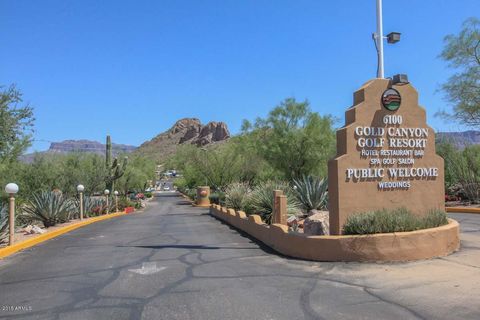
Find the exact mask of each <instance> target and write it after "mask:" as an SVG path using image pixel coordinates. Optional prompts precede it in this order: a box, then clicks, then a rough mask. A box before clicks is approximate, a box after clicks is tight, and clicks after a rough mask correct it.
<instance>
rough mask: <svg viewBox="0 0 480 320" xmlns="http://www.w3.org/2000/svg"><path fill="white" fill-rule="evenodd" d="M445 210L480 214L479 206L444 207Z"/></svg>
mask: <svg viewBox="0 0 480 320" xmlns="http://www.w3.org/2000/svg"><path fill="white" fill-rule="evenodd" d="M445 210H446V211H447V212H452V213H476V214H480V208H470V207H447V208H445Z"/></svg>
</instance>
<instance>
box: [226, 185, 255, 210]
mask: <svg viewBox="0 0 480 320" xmlns="http://www.w3.org/2000/svg"><path fill="white" fill-rule="evenodd" d="M251 192H252V189H251V188H250V186H249V185H248V184H247V183H242V182H237V183H232V184H231V185H229V186H228V187H227V188H226V189H225V205H226V206H227V207H228V208H232V209H235V210H244V211H245V210H246V209H247V208H248V205H249V201H250V194H251Z"/></svg>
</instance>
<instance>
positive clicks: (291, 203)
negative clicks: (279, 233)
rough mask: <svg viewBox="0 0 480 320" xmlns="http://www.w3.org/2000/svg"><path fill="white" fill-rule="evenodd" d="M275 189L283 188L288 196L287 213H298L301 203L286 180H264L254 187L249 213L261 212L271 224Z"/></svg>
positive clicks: (248, 208) (264, 218) (247, 209)
mask: <svg viewBox="0 0 480 320" xmlns="http://www.w3.org/2000/svg"><path fill="white" fill-rule="evenodd" d="M274 190H282V191H283V192H284V194H285V195H286V196H287V213H288V214H297V212H298V210H299V207H300V204H299V203H298V202H297V200H296V198H295V195H294V193H293V190H292V188H291V187H290V186H289V185H288V184H287V183H285V182H274V181H267V182H263V183H260V184H258V185H257V186H256V187H255V188H253V190H252V192H251V196H250V201H249V205H248V207H247V208H246V212H247V213H248V214H259V215H260V216H261V217H262V219H263V220H264V221H265V222H266V223H268V224H270V223H271V222H272V212H273V205H274V204H273V191H274Z"/></svg>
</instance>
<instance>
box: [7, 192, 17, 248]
mask: <svg viewBox="0 0 480 320" xmlns="http://www.w3.org/2000/svg"><path fill="white" fill-rule="evenodd" d="M5 192H6V193H8V195H9V196H10V203H9V212H8V223H9V227H8V229H9V230H8V245H10V246H11V245H12V244H13V242H14V239H13V237H14V234H15V194H16V193H17V192H18V186H17V185H16V184H15V183H9V184H7V185H6V186H5Z"/></svg>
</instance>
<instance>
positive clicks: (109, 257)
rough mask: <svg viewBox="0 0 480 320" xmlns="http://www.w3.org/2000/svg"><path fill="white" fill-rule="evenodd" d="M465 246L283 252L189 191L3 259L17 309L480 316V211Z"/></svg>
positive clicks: (138, 315) (6, 312)
mask: <svg viewBox="0 0 480 320" xmlns="http://www.w3.org/2000/svg"><path fill="white" fill-rule="evenodd" d="M452 216H453V217H454V218H456V219H458V220H460V221H461V226H462V246H463V248H462V250H461V251H459V252H457V253H455V254H453V255H451V256H448V257H445V258H441V259H433V260H428V261H420V262H413V263H395V264H386V263H385V264H375V263H369V264H368V263H320V262H308V261H300V260H294V259H289V258H285V257H282V256H279V255H277V254H275V253H273V252H271V251H270V250H269V249H268V248H265V247H262V246H261V245H259V244H258V243H256V242H254V241H253V240H252V239H250V238H248V237H247V236H245V235H242V234H240V233H238V232H237V231H236V230H234V229H231V228H230V227H229V226H227V225H225V224H222V223H221V222H219V221H218V220H216V219H214V218H213V217H211V216H210V215H208V210H207V209H199V208H193V207H191V206H190V205H188V203H186V202H185V201H184V200H183V199H182V198H180V197H178V196H175V195H173V194H162V195H161V196H160V197H158V198H157V199H156V200H154V201H152V202H151V203H150V205H149V207H148V208H147V209H146V211H145V212H143V213H139V214H134V215H130V216H123V217H119V218H115V219H112V220H108V221H104V222H100V223H96V224H93V225H89V226H87V227H84V228H81V229H77V230H75V231H73V232H71V233H69V234H66V235H63V236H61V237H58V238H56V239H53V240H50V241H48V242H46V243H43V244H41V245H38V246H36V247H33V248H31V249H29V250H26V251H24V252H21V253H18V254H15V255H13V256H11V257H8V258H6V259H4V260H0V318H8V319H17V318H21V319H96V320H97V319H116V320H119V319H208V320H212V319H222V320H227V319H249V320H252V319H289V320H290V319H480V251H479V250H480V215H466V214H465V215H463V214H456V215H452Z"/></svg>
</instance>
